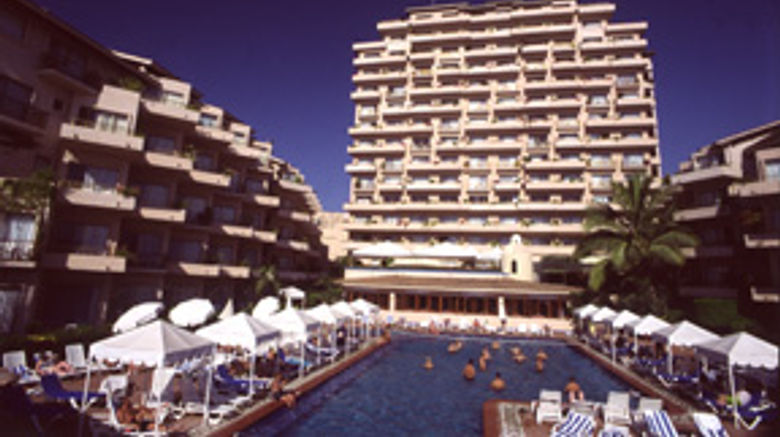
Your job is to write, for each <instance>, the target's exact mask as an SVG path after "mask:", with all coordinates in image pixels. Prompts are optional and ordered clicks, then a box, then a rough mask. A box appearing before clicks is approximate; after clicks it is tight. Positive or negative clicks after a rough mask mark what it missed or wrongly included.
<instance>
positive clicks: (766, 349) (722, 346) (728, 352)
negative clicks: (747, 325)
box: [696, 332, 778, 427]
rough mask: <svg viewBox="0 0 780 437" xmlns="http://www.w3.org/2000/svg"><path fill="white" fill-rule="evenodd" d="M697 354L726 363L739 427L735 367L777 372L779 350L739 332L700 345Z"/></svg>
mask: <svg viewBox="0 0 780 437" xmlns="http://www.w3.org/2000/svg"><path fill="white" fill-rule="evenodd" d="M696 352H698V353H700V354H702V355H703V356H705V357H706V358H707V359H712V360H720V361H725V362H726V368H727V369H728V375H729V388H730V389H731V399H732V402H733V403H734V404H733V405H732V411H733V413H734V426H737V427H738V426H739V422H738V421H737V396H736V394H735V392H736V390H735V386H734V367H735V366H738V367H748V368H757V369H766V370H771V371H774V370H777V364H778V349H777V346H775V345H773V344H771V343H769V342H766V341H764V340H762V339H760V338H758V337H755V336H753V335H750V334H748V333H746V332H739V333H736V334H732V335H729V336H726V337H722V338H719V339H717V340H711V341H708V342H705V343H700V344H699V345H697V346H696Z"/></svg>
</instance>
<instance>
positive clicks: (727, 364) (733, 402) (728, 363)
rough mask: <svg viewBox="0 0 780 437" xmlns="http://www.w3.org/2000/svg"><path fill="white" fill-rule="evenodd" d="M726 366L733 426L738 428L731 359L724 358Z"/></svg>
mask: <svg viewBox="0 0 780 437" xmlns="http://www.w3.org/2000/svg"><path fill="white" fill-rule="evenodd" d="M726 366H727V367H728V372H729V389H730V390H731V412H732V414H733V415H734V426H735V427H736V428H737V429H739V421H738V420H737V414H738V413H737V394H736V389H735V387H734V369H733V368H732V367H731V360H730V359H727V360H726Z"/></svg>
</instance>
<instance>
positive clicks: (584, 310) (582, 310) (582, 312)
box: [573, 303, 599, 319]
mask: <svg viewBox="0 0 780 437" xmlns="http://www.w3.org/2000/svg"><path fill="white" fill-rule="evenodd" d="M598 310H599V307H597V306H596V305H593V304H592V303H589V304H587V305H585V306H581V307H579V308H577V309H576V310H574V312H573V314H574V317H576V318H578V319H583V318H585V317H587V316H589V315H591V314H593V313H595V312H596V311H598Z"/></svg>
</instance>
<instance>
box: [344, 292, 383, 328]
mask: <svg viewBox="0 0 780 437" xmlns="http://www.w3.org/2000/svg"><path fill="white" fill-rule="evenodd" d="M349 305H350V306H351V307H352V309H354V310H355V312H357V313H359V314H361V315H362V316H363V336H364V337H367V336H368V327H367V325H368V322H369V317H370V316H372V315H376V314H378V313H379V307H378V306H377V305H374V304H373V303H371V302H369V301H367V300H365V299H363V298H359V299H356V300H353V301H352V302H350V303H349Z"/></svg>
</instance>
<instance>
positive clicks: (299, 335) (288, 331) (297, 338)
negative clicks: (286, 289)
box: [260, 307, 320, 343]
mask: <svg viewBox="0 0 780 437" xmlns="http://www.w3.org/2000/svg"><path fill="white" fill-rule="evenodd" d="M260 321H261V322H265V323H267V324H269V325H271V326H272V327H274V328H276V329H278V330H279V331H281V333H282V342H284V343H292V342H301V341H305V340H306V338H307V337H308V335H309V334H310V333H312V332H314V331H316V330H317V328H319V327H320V322H318V321H317V320H316V319H315V318H313V317H311V316H309V315H307V314H306V313H305V312H303V311H300V310H297V309H295V308H291V307H287V308H285V309H284V310H282V311H279V312H278V313H274V314H271V315H270V316H266V317H262V318H260Z"/></svg>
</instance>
